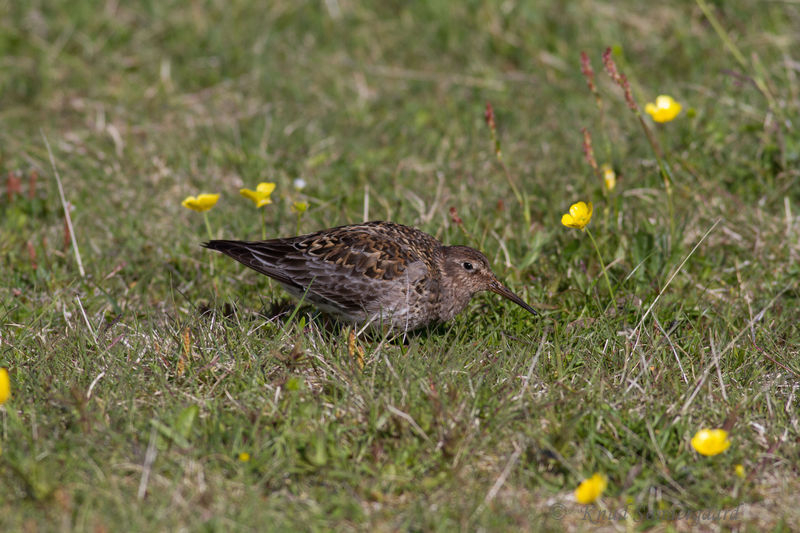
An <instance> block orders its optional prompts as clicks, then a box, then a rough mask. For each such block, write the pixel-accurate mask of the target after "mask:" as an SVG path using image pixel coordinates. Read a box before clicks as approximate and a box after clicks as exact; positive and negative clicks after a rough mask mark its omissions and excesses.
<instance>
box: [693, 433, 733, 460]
mask: <svg viewBox="0 0 800 533" xmlns="http://www.w3.org/2000/svg"><path fill="white" fill-rule="evenodd" d="M730 445H731V441H729V440H728V432H727V431H725V430H724V429H701V430H700V431H698V432H697V433H695V435H694V437H692V448H694V449H695V450H697V453H699V454H701V455H707V456H711V455H717V454H720V453H722V452H724V451H725V450H727V449H728V447H729V446H730Z"/></svg>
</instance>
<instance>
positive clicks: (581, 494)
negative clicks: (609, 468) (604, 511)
mask: <svg viewBox="0 0 800 533" xmlns="http://www.w3.org/2000/svg"><path fill="white" fill-rule="evenodd" d="M606 485H608V479H607V478H606V476H604V475H603V474H600V473H597V474H595V475H593V476H592V477H590V478H589V479H584V480H583V481H581V484H580V485H578V488H577V489H575V500H576V501H577V502H578V503H582V504H589V503H593V502H594V501H595V500H596V499H597V498H599V497H600V495H601V494H603V491H604V490H606Z"/></svg>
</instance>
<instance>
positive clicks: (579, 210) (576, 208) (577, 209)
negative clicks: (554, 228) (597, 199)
mask: <svg viewBox="0 0 800 533" xmlns="http://www.w3.org/2000/svg"><path fill="white" fill-rule="evenodd" d="M591 219H592V202H588V203H587V202H578V203H577V204H572V205H571V206H570V207H569V213H564V215H563V216H562V217H561V223H562V224H564V225H565V226H566V227H568V228H575V229H583V228H585V227H586V224H588V223H589V221H590V220H591Z"/></svg>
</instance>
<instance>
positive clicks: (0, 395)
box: [0, 368, 11, 405]
mask: <svg viewBox="0 0 800 533" xmlns="http://www.w3.org/2000/svg"><path fill="white" fill-rule="evenodd" d="M10 397H11V380H9V379H8V370H6V369H5V368H0V405H3V404H4V403H6V402H7V401H8V399H9V398H10Z"/></svg>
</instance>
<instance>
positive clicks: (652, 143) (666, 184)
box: [636, 109, 675, 246]
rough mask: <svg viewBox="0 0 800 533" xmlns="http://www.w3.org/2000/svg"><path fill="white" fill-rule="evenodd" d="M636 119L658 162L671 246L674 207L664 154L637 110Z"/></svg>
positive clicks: (673, 240)
mask: <svg viewBox="0 0 800 533" xmlns="http://www.w3.org/2000/svg"><path fill="white" fill-rule="evenodd" d="M636 118H638V119H639V124H641V126H642V129H643V130H644V133H645V135H646V136H647V141H648V142H649V143H650V147H651V148H652V149H653V153H654V154H655V156H656V161H657V162H658V169H659V170H660V171H661V178H662V179H663V180H664V189H665V190H666V192H667V209H668V211H669V242H670V246H671V245H672V243H674V242H675V206H674V204H673V199H672V176H671V174H670V171H669V167H668V166H667V162H666V160H665V158H664V152H662V151H661V146H660V145H659V144H658V141H657V140H656V138H655V137H654V136H653V132H652V131H650V128H648V127H647V123H646V122H645V121H644V118H643V117H642V114H641V113H640V112H639V110H638V109H637V110H636Z"/></svg>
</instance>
